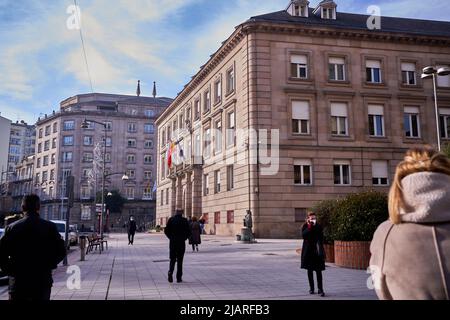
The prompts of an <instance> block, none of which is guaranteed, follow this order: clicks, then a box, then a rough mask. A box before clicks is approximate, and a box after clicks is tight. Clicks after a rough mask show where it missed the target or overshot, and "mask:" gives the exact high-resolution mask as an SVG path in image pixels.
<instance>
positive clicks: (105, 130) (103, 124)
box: [81, 119, 128, 239]
mask: <svg viewBox="0 0 450 320" xmlns="http://www.w3.org/2000/svg"><path fill="white" fill-rule="evenodd" d="M90 123H97V124H100V125H102V126H103V128H104V132H105V134H104V136H103V157H102V163H103V168H102V212H101V215H100V238H101V239H103V216H104V214H105V189H106V185H105V181H106V178H107V177H109V176H112V175H116V174H123V173H110V174H106V139H107V126H106V123H105V122H99V121H95V120H88V119H84V121H83V123H82V124H81V128H82V129H88V128H89V124H90ZM122 180H128V176H127V175H126V174H124V175H123V177H122Z"/></svg>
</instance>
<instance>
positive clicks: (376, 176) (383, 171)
mask: <svg viewBox="0 0 450 320" xmlns="http://www.w3.org/2000/svg"><path fill="white" fill-rule="evenodd" d="M372 183H373V185H374V186H387V185H388V184H389V179H388V162H387V161H372Z"/></svg>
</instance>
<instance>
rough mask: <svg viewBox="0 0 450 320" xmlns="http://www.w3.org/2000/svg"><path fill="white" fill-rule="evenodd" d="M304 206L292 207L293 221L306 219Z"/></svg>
mask: <svg viewBox="0 0 450 320" xmlns="http://www.w3.org/2000/svg"><path fill="white" fill-rule="evenodd" d="M306 212H307V209H306V208H295V209H294V215H295V222H301V223H302V222H305V220H306Z"/></svg>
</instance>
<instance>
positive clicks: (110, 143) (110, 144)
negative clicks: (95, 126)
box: [106, 137, 112, 147]
mask: <svg viewBox="0 0 450 320" xmlns="http://www.w3.org/2000/svg"><path fill="white" fill-rule="evenodd" d="M106 146H107V147H112V138H110V137H106Z"/></svg>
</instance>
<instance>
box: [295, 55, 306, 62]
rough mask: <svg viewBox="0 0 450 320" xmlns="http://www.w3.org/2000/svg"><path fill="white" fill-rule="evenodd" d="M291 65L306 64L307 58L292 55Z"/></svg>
mask: <svg viewBox="0 0 450 320" xmlns="http://www.w3.org/2000/svg"><path fill="white" fill-rule="evenodd" d="M291 63H295V64H308V58H307V57H306V56H305V55H293V56H291Z"/></svg>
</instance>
